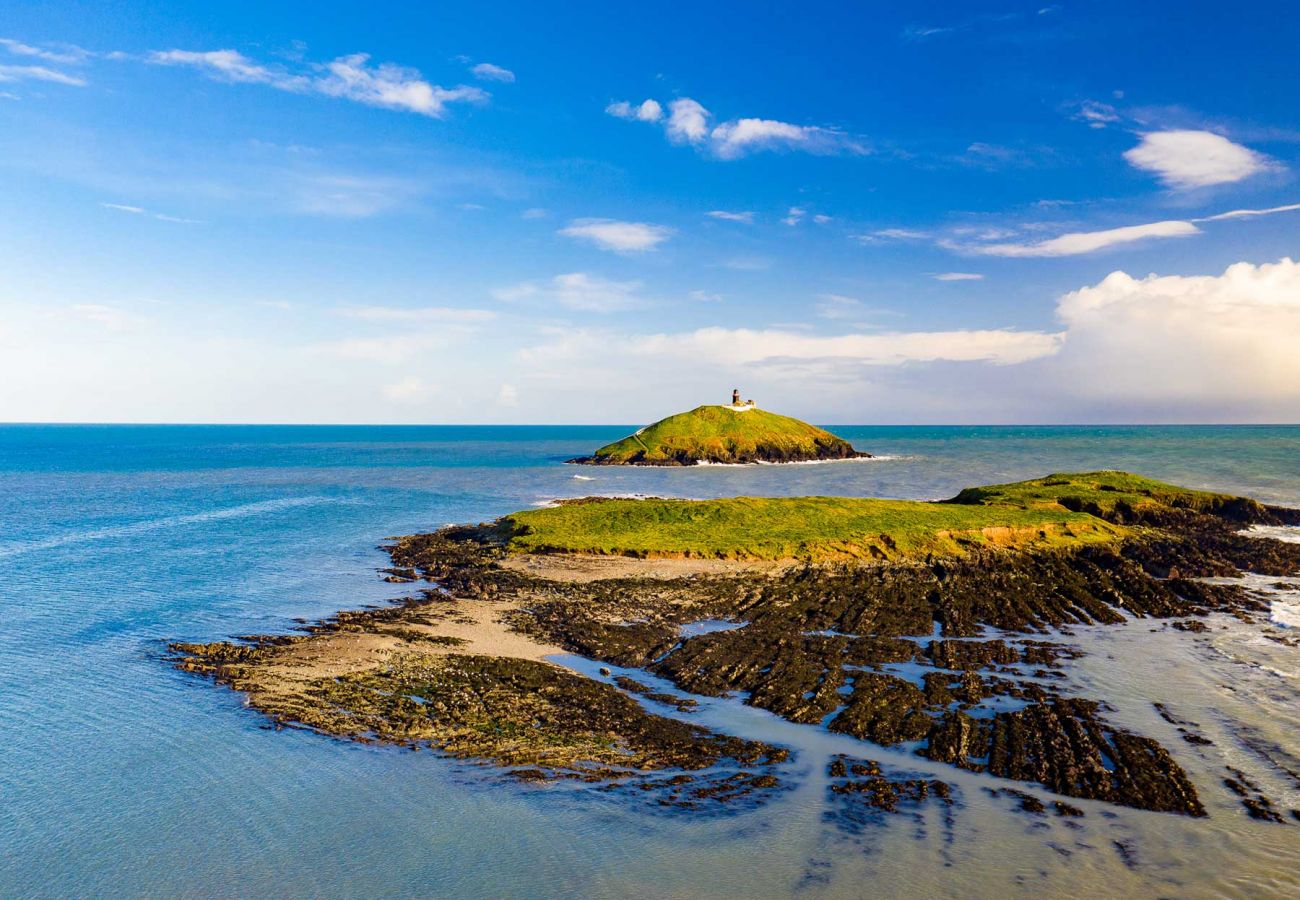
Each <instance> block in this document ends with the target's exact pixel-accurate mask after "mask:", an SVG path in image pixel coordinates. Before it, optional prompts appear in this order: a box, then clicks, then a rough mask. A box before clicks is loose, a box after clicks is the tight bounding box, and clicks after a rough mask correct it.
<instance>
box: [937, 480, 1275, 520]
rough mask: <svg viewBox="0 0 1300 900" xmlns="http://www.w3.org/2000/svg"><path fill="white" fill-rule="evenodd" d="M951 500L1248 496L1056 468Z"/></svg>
mask: <svg viewBox="0 0 1300 900" xmlns="http://www.w3.org/2000/svg"><path fill="white" fill-rule="evenodd" d="M946 502H947V503H953V504H975V505H981V506H998V507H1006V506H1014V507H1018V508H1020V509H1070V510H1076V511H1077V510H1084V511H1087V512H1091V513H1097V514H1101V515H1107V514H1110V513H1113V512H1114V511H1115V509H1116V507H1117V506H1119V505H1121V504H1124V505H1127V506H1128V507H1129V508H1131V509H1135V510H1136V509H1141V508H1142V507H1146V506H1169V507H1177V508H1182V509H1193V510H1197V511H1201V512H1210V511H1213V510H1215V509H1218V508H1220V507H1222V506H1224V505H1225V504H1228V503H1243V502H1245V503H1252V502H1253V501H1249V500H1243V499H1242V498H1238V497H1233V496H1232V495H1230V494H1216V493H1211V492H1209V491H1194V490H1191V489H1189V488H1182V487H1178V486H1177V485H1173V484H1166V483H1164V482H1163V481H1156V480H1155V479H1152V478H1144V477H1142V476H1141V475H1131V474H1129V473H1128V472H1113V471H1103V472H1076V473H1058V474H1056V475H1048V476H1047V477H1045V478H1035V479H1033V480H1032V481H1017V482H1014V483H1012V484H993V485H989V486H987V487H978V488H966V490H964V491H962V492H961V493H960V494H958V495H957V496H956V497H954V498H952V499H951V500H948V501H946Z"/></svg>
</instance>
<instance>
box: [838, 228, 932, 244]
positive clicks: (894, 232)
mask: <svg viewBox="0 0 1300 900" xmlns="http://www.w3.org/2000/svg"><path fill="white" fill-rule="evenodd" d="M855 237H856V238H857V240H859V241H862V242H863V243H871V242H872V241H873V240H878V239H883V240H887V241H921V240H925V239H926V238H928V237H930V232H928V231H917V230H916V229H914V228H882V229H880V230H879V231H873V232H871V234H859V235H855Z"/></svg>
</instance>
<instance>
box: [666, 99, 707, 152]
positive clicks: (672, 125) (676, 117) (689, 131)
mask: <svg viewBox="0 0 1300 900" xmlns="http://www.w3.org/2000/svg"><path fill="white" fill-rule="evenodd" d="M668 110H669V115H668V123H667V124H666V125H665V126H664V129H665V131H666V132H667V133H668V139H669V140H670V141H674V142H676V143H688V144H698V143H700V142H702V141H703V140H704V139H705V137H706V136H707V135H708V133H709V115H710V113H709V111H708V110H707V109H705V108H704V107H703V106H701V105H700V104H699V103H698V102H696V101H695V100H692V99H691V98H690V97H683V98H681V99H680V100H674V101H672V102H671V103H669V104H668Z"/></svg>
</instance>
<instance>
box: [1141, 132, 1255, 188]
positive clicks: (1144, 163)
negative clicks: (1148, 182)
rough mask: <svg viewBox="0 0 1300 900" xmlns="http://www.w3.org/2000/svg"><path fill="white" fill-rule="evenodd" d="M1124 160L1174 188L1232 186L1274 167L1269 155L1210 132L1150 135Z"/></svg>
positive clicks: (1146, 135)
mask: <svg viewBox="0 0 1300 900" xmlns="http://www.w3.org/2000/svg"><path fill="white" fill-rule="evenodd" d="M1124 159H1126V160H1128V162H1129V164H1130V165H1132V166H1134V167H1136V168H1138V169H1142V170H1143V171H1145V172H1152V173H1154V174H1155V175H1156V177H1157V178H1159V179H1160V180H1161V181H1162V182H1163V183H1164V184H1165V185H1167V186H1169V187H1171V188H1175V189H1189V188H1199V187H1208V186H1210V185H1214V184H1229V183H1232V182H1235V181H1241V180H1242V179H1244V178H1249V177H1250V176H1251V175H1256V174H1258V173H1260V172H1264V171H1267V170H1269V169H1271V168H1274V167H1275V164H1274V163H1273V162H1272V161H1271V160H1270V159H1269V158H1268V157H1267V156H1264V155H1263V154H1261V153H1256V152H1255V151H1254V150H1251V149H1250V148H1249V147H1243V146H1241V145H1240V144H1234V143H1233V142H1232V141H1230V140H1228V139H1227V138H1225V137H1223V136H1222V135H1218V134H1214V133H1213V132H1210V131H1155V132H1149V133H1147V134H1144V135H1142V141H1141V143H1139V144H1138V145H1137V146H1136V147H1134V148H1133V149H1132V150H1128V151H1126V152H1125V153H1124Z"/></svg>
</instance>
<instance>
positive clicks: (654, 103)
mask: <svg viewBox="0 0 1300 900" xmlns="http://www.w3.org/2000/svg"><path fill="white" fill-rule="evenodd" d="M605 112H607V113H609V114H610V115H611V116H614V117H615V118H618V119H637V120H639V121H641V122H658V121H659V120H660V119H662V118H663V117H664V108H663V107H662V106H660V105H659V101H658V100H646V101H644V102H642V103H640V104H639V105H637V106H633V105H632V104H631V103H628V102H627V101H626V100H620V101H619V102H617V103H611V104H610V105H609V106H606V107H605Z"/></svg>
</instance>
